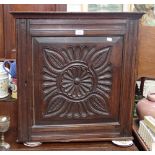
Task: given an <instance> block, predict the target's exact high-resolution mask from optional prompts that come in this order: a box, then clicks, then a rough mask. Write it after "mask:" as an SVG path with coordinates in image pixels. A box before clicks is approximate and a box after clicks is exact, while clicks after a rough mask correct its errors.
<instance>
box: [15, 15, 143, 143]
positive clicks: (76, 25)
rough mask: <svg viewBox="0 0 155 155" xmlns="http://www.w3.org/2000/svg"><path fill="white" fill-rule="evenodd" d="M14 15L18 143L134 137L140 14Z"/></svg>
mask: <svg viewBox="0 0 155 155" xmlns="http://www.w3.org/2000/svg"><path fill="white" fill-rule="evenodd" d="M13 15H14V16H15V18H16V26H17V27H16V30H17V51H18V52H17V69H18V70H17V76H18V88H19V89H18V90H19V93H18V140H19V141H20V142H23V141H42V142H71V141H103V140H104V141H106V140H112V139H132V108H133V104H134V92H135V91H134V89H135V79H136V73H137V72H136V67H137V62H136V57H137V53H136V48H137V35H138V19H139V18H140V17H141V15H142V14H141V13H30V12H29V13H25V12H20V13H17V12H16V13H13ZM76 30H82V33H83V34H80V35H79V34H77V31H76ZM23 109H24V110H23Z"/></svg>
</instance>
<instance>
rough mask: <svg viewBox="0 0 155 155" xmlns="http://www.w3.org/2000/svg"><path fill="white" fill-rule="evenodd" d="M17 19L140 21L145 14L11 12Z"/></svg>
mask: <svg viewBox="0 0 155 155" xmlns="http://www.w3.org/2000/svg"><path fill="white" fill-rule="evenodd" d="M9 13H11V14H12V15H13V16H14V17H15V18H17V19H19V18H23V19H25V18H29V19H40V18H48V19H49V18H51V19H55V18H57V19H59V18H60V19H77V18H80V19H93V18H95V19H139V18H141V17H142V15H143V14H144V13H142V12H20V11H13V12H12V11H11V12H9Z"/></svg>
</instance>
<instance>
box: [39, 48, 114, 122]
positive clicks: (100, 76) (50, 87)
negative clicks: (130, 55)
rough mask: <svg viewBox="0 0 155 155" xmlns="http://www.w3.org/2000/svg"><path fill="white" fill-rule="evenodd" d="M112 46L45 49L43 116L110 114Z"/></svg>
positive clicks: (78, 116)
mask: <svg viewBox="0 0 155 155" xmlns="http://www.w3.org/2000/svg"><path fill="white" fill-rule="evenodd" d="M110 51H111V47H104V48H101V49H96V47H88V46H68V47H67V48H62V49H59V50H58V49H54V48H53V49H52V48H50V49H49V48H46V49H44V50H43V59H44V67H43V83H42V86H43V94H44V101H45V104H46V109H45V113H44V117H52V116H58V117H66V118H74V119H78V118H86V117H88V116H93V115H102V116H103V115H108V114H109V108H108V107H109V106H108V99H109V95H110V92H111V86H112V73H111V71H112V67H111V63H110V53H111V52H110Z"/></svg>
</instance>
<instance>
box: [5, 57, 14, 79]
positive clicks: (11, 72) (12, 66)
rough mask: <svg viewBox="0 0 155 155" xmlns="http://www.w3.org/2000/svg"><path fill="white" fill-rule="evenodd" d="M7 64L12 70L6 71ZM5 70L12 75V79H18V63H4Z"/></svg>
mask: <svg viewBox="0 0 155 155" xmlns="http://www.w3.org/2000/svg"><path fill="white" fill-rule="evenodd" d="M6 64H9V66H10V70H9V71H8V70H6V68H5V67H6ZM3 68H4V70H5V71H6V72H7V73H8V74H10V75H11V78H16V61H13V62H10V61H8V60H6V61H4V63H3Z"/></svg>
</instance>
